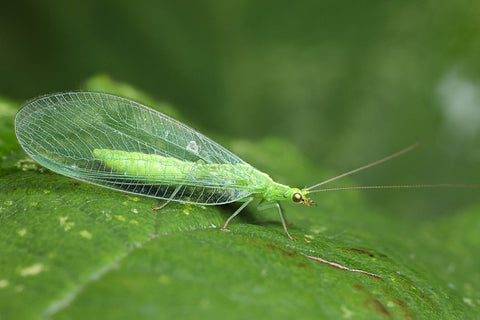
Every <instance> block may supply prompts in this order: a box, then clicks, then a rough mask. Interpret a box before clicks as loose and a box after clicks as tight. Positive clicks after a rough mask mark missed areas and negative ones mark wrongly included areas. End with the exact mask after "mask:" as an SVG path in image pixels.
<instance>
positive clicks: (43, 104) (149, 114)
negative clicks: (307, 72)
mask: <svg viewBox="0 0 480 320" xmlns="http://www.w3.org/2000/svg"><path fill="white" fill-rule="evenodd" d="M15 132H16V135H17V139H18V141H19V143H20V145H21V146H22V147H23V149H24V150H25V151H26V152H27V154H28V155H29V156H30V157H32V158H33V159H34V160H35V161H37V162H38V163H40V164H41V165H42V166H44V167H46V168H48V169H50V170H52V171H54V172H57V173H60V174H63V175H65V176H68V177H72V178H75V179H78V180H82V181H85V182H88V183H91V184H95V185H98V186H102V187H106V188H110V189H114V190H118V191H122V192H128V193H133V194H137V195H142V196H147V197H153V198H157V199H164V200H166V201H167V202H166V203H165V204H167V203H168V202H169V201H178V202H183V203H193V204H203V205H221V204H227V203H231V202H236V201H242V202H244V203H243V204H242V205H241V206H240V207H239V208H238V209H237V210H236V211H235V212H234V213H233V214H232V215H231V216H230V218H228V219H227V221H226V222H225V225H224V226H223V229H224V228H226V227H227V225H228V223H229V222H230V221H231V220H232V219H233V218H234V217H235V216H236V215H238V214H239V213H240V212H241V211H242V210H243V209H244V208H245V207H246V206H247V205H248V204H249V203H250V202H252V201H253V200H254V199H255V198H260V199H261V202H260V204H259V206H258V208H259V209H265V208H270V207H274V208H277V210H278V213H279V215H280V219H281V221H282V225H283V228H284V230H285V232H286V234H287V235H288V237H289V238H290V239H292V240H295V239H294V238H293V237H292V236H291V235H290V233H289V232H288V230H287V226H286V222H285V216H284V213H283V211H282V208H281V207H280V204H279V201H284V200H287V201H292V202H294V203H297V204H302V205H306V206H311V205H315V202H313V200H312V199H310V198H309V197H307V194H309V193H313V192H320V191H330V190H341V189H368V188H403V187H431V186H465V185H416V186H366V187H347V188H331V189H316V188H317V187H319V186H321V185H323V184H325V183H328V182H331V181H333V180H336V179H339V178H341V177H344V176H346V175H349V174H352V173H354V172H357V171H360V170H363V169H366V168H368V167H371V166H374V165H376V164H379V163H381V162H384V161H387V160H389V159H391V158H393V157H396V156H398V155H400V154H402V153H405V152H407V151H409V150H410V149H412V148H414V147H415V145H412V146H410V147H408V148H406V149H404V150H402V151H400V152H397V153H396V154H393V155H391V156H388V157H386V158H383V159H380V160H378V161H375V162H373V163H370V164H368V165H366V166H363V167H361V168H358V169H355V170H352V171H349V172H347V173H344V174H342V175H339V176H337V177H334V178H332V179H329V180H326V181H323V182H321V183H318V184H316V185H314V186H311V187H308V188H292V187H289V186H287V185H283V184H280V183H277V182H275V181H273V180H272V178H270V177H269V176H268V175H267V174H265V173H263V172H261V171H259V170H257V169H255V168H254V167H253V166H251V165H250V164H248V163H246V162H245V161H243V160H242V159H240V158H239V157H238V156H236V155H235V154H233V153H232V152H230V151H229V150H227V149H226V148H224V147H222V146H221V145H219V144H218V143H216V142H215V141H213V140H211V139H209V138H207V137H206V136H204V135H203V134H201V133H199V132H198V131H196V130H194V129H192V128H190V127H188V126H187V125H185V124H183V123H181V122H179V121H177V120H175V119H173V118H171V117H169V116H167V115H165V114H163V113H161V112H159V111H156V110H153V109H151V108H149V107H147V106H144V105H142V104H140V103H137V102H135V101H132V100H129V99H125V98H122V97H118V96H115V95H111V94H106V93H98V92H67V93H57V94H51V95H46V96H42V97H39V98H36V99H34V100H32V101H30V102H28V103H27V104H26V105H25V106H23V107H22V108H21V109H20V111H19V112H18V113H17V115H16V117H15ZM161 207H163V206H161Z"/></svg>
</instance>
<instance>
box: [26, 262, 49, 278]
mask: <svg viewBox="0 0 480 320" xmlns="http://www.w3.org/2000/svg"><path fill="white" fill-rule="evenodd" d="M43 270H44V266H43V264H41V263H35V264H34V265H31V266H30V267H26V268H23V269H22V270H20V275H21V276H22V277H28V276H35V275H37V274H39V273H40V272H42V271H43Z"/></svg>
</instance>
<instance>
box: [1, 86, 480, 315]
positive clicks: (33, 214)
mask: <svg viewBox="0 0 480 320" xmlns="http://www.w3.org/2000/svg"><path fill="white" fill-rule="evenodd" d="M118 93H120V94H121V92H118ZM9 110H11V109H9ZM7 114H8V116H7V118H8V119H9V127H10V128H12V123H13V113H12V112H10V113H7ZM2 138H3V137H2ZM5 139H6V140H5V141H12V140H13V139H14V132H13V131H9V132H8V133H7V138H5ZM230 147H231V150H232V151H234V152H235V153H237V154H239V155H240V156H241V157H243V158H244V159H245V160H247V161H248V162H250V163H251V164H252V165H254V166H256V167H258V168H259V169H261V170H263V171H265V172H267V173H268V174H270V175H271V176H272V177H275V178H276V179H277V180H278V181H279V182H282V183H288V184H292V185H297V186H299V187H303V186H304V185H306V184H307V185H310V184H313V183H315V182H318V181H319V180H323V179H326V178H329V177H331V176H333V175H334V173H332V172H328V171H327V170H325V171H320V170H319V169H318V168H315V166H314V165H312V164H311V163H309V161H308V160H307V159H305V158H304V156H303V155H302V154H301V153H300V152H299V151H298V150H297V149H296V148H295V146H294V145H292V144H291V143H288V142H286V141H284V140H281V139H275V138H270V139H264V140H261V141H257V142H248V141H243V140H233V141H231V142H230ZM9 148H10V147H8V146H7V147H4V146H3V145H2V150H0V152H1V154H3V155H7V152H6V151H7V150H8V149H9ZM0 179H1V180H0V191H1V192H0V243H1V247H0V257H1V258H0V316H1V318H2V319H4V318H5V319H13V318H14V319H35V318H52V319H86V318H89V317H90V318H102V319H131V318H145V319H149V318H151V319H158V318H188V319H191V318H209V319H214V318H218V319H221V318H229V319H235V318H238V319H240V318H278V319H291V318H298V319H319V318H320V319H340V318H346V319H348V318H350V319H474V318H476V317H478V316H479V315H480V309H479V307H478V305H479V301H480V294H479V288H480V278H479V275H478V272H477V270H478V269H479V268H480V266H479V261H480V257H479V253H478V252H479V250H478V248H479V247H480V236H479V235H478V228H479V224H480V220H479V218H478V217H479V212H480V205H479V206H474V207H469V208H465V209H464V210H463V211H461V212H458V213H457V214H456V215H452V216H451V218H449V219H448V220H445V221H444V220H441V221H432V222H431V223H429V224H427V223H425V222H423V223H422V224H420V223H419V222H418V221H410V220H403V219H402V218H401V217H392V216H391V215H389V214H388V213H385V212H382V211H380V210H378V209H377V208H375V207H374V205H372V204H370V203H368V202H367V201H366V200H365V199H364V198H363V194H362V193H360V192H354V191H346V192H336V193H335V192H332V193H324V194H316V196H315V200H316V201H317V202H318V206H317V207H300V206H297V205H295V204H290V203H286V204H284V205H283V207H284V209H285V211H286V213H287V216H288V220H289V222H290V223H292V224H293V225H291V226H290V227H289V230H290V232H291V233H292V235H293V236H294V237H296V238H297V239H298V241H296V242H293V241H291V240H289V239H288V237H287V236H286V235H285V233H284V231H283V229H282V226H281V223H280V222H279V218H278V216H277V213H276V212H275V211H274V210H271V211H268V210H267V211H262V212H258V211H257V210H256V209H255V206H254V205H251V206H250V207H249V208H248V209H246V210H245V211H244V212H242V213H241V214H240V215H239V217H237V218H236V219H235V220H234V221H233V222H232V223H231V224H230V225H229V230H227V231H221V230H220V229H219V226H221V225H223V223H224V222H225V219H226V218H228V217H229V215H230V214H232V213H233V211H234V210H235V208H237V207H238V205H229V206H194V205H184V204H179V203H171V204H169V205H167V206H166V207H165V208H164V209H162V210H160V211H153V210H152V209H151V207H152V206H155V205H157V204H158V203H157V202H156V201H155V200H153V199H150V198H144V197H132V196H130V195H126V194H122V193H119V192H115V191H111V190H107V189H102V188H99V187H96V186H93V185H88V184H85V183H80V182H77V181H75V180H73V179H70V178H67V177H63V176H60V175H57V174H55V173H52V172H50V171H48V170H45V169H43V168H41V167H40V166H38V165H36V164H35V163H32V162H30V161H29V160H28V158H27V157H26V155H25V154H24V152H23V151H22V150H21V149H20V147H19V146H16V147H15V148H14V152H12V153H8V155H7V156H4V158H3V159H2V164H1V169H0ZM382 192H384V191H381V192H380V191H379V192H378V196H379V197H381V196H382ZM387 192H389V191H387ZM301 253H304V254H307V255H310V256H316V257H321V258H323V259H326V260H329V261H334V262H337V263H340V264H342V265H345V266H347V267H349V268H354V269H361V270H365V271H367V272H372V273H375V274H378V275H379V276H381V277H382V278H383V280H384V281H382V280H380V279H377V278H374V277H370V276H368V275H365V274H358V273H352V272H347V271H343V270H339V269H336V268H333V267H331V266H329V265H325V264H321V263H319V262H317V261H314V260H311V259H307V258H306V257H305V256H303V255H302V254H301Z"/></svg>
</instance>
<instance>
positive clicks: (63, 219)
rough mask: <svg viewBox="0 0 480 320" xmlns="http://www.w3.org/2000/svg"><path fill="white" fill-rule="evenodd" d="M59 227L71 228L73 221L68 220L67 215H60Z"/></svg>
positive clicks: (66, 229)
mask: <svg viewBox="0 0 480 320" xmlns="http://www.w3.org/2000/svg"><path fill="white" fill-rule="evenodd" d="M59 220H60V227H63V230H65V231H68V230H70V229H72V228H73V226H74V225H75V222H71V221H68V217H60V218H59Z"/></svg>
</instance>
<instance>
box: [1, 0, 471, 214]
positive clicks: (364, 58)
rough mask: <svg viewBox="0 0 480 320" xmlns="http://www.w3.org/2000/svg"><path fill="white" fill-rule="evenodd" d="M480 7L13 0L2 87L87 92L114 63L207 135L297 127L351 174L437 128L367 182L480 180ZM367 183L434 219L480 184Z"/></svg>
mask: <svg viewBox="0 0 480 320" xmlns="http://www.w3.org/2000/svg"><path fill="white" fill-rule="evenodd" d="M479 16H480V2H478V1H470V0H444V1H440V2H439V1H375V0H373V1H341V2H338V1H331V0H330V1H301V2H295V3H293V2H292V1H284V0H276V1H270V0H265V1H218V0H217V1H214V0H212V1H205V0H204V1H198V0H196V1H188V0H187V1H175V2H173V1H137V2H133V1H91V0H82V1H59V0H46V1H33V0H31V1H9V2H7V1H3V2H2V4H1V9H0V61H1V63H0V75H1V77H0V94H1V95H3V96H4V97H6V98H11V99H15V100H17V101H24V100H27V99H30V98H33V97H35V96H38V95H42V94H45V93H50V92H57V91H69V90H77V89H79V88H81V87H82V85H83V84H84V81H86V79H87V78H89V77H91V76H92V75H96V74H100V73H101V74H106V75H109V76H111V77H112V78H113V79H115V80H118V81H121V82H125V83H128V84H131V85H133V86H135V87H137V88H140V89H142V90H144V91H145V92H146V93H148V94H150V95H151V96H153V97H155V98H156V99H158V100H162V101H166V102H168V103H170V104H172V105H174V106H175V107H176V108H178V110H179V111H180V112H181V114H182V117H183V119H186V120H187V122H188V123H189V124H191V125H192V126H194V127H195V128H198V129H200V131H201V132H204V133H206V134H207V135H213V137H218V135H222V136H226V137H236V138H244V139H249V140H254V139H255V140H256V139H260V138H262V137H266V136H280V137H284V138H287V139H288V140H290V141H292V142H293V143H295V144H296V145H297V146H298V148H299V149H300V150H302V152H303V153H305V154H306V155H307V156H308V157H309V158H310V159H312V161H313V162H314V163H316V164H318V166H319V167H322V168H329V169H330V170H331V171H332V172H336V173H341V172H344V171H347V170H350V169H352V168H355V167H358V166H360V165H363V164H365V163H367V162H370V161H373V160H377V159H379V158H381V157H383V156H385V155H387V154H389V153H393V152H395V151H398V150H400V149H402V148H403V147H405V146H407V145H409V144H411V143H413V142H415V141H416V139H419V140H420V141H421V146H420V147H419V148H418V149H417V150H415V151H413V152H411V153H410V154H408V155H405V156H402V158H400V159H396V160H394V161H392V162H391V163H389V164H385V165H381V166H379V167H377V168H374V169H370V170H368V171H367V172H363V173H361V174H358V175H357V176H356V177H354V179H356V180H357V181H358V184H361V185H368V184H411V183H413V184H414V183H446V182H448V183H479V181H480V179H479V178H480V173H479V170H478V169H477V168H478V165H479V163H480V145H479V142H480V134H479V128H480V91H479V88H480V74H479V73H480V62H479V57H480V28H479V27H480V20H479V19H478V17H479ZM284 152H285V153H288V150H284ZM278 161H282V159H281V158H279V159H278ZM253 165H255V163H253ZM292 170H295V168H292ZM326 178H329V177H317V176H312V177H311V179H310V180H309V181H304V183H305V184H306V185H311V184H313V183H316V182H318V181H320V180H323V179H326ZM337 185H341V183H340V182H339V183H338V184H337ZM366 193H368V197H369V199H370V200H371V201H372V203H375V204H378V205H379V206H388V207H389V208H390V209H389V210H388V211H389V212H392V213H393V214H398V215H402V216H405V217H406V218H412V217H415V218H416V219H420V220H424V221H429V220H431V219H435V218H437V217H440V216H442V215H443V216H444V215H446V214H449V213H451V212H453V211H454V210H455V209H456V208H459V207H461V206H465V205H468V203H470V202H472V201H474V200H475V198H477V197H478V191H477V190H465V189H443V190H408V191H407V190H401V191H399V190H396V191H373V192H372V191H368V192H366ZM316 198H317V200H318V201H321V196H320V195H319V196H318V197H316Z"/></svg>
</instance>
